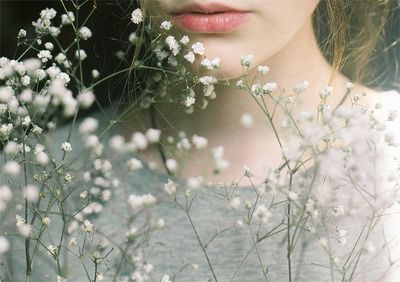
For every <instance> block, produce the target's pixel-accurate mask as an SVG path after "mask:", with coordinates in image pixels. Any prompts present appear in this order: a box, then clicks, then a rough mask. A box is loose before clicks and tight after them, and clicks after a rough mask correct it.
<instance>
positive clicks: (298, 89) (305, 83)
mask: <svg viewBox="0 0 400 282" xmlns="http://www.w3.org/2000/svg"><path fill="white" fill-rule="evenodd" d="M308 86H310V83H309V82H308V80H304V81H303V82H302V83H300V84H298V85H296V86H295V87H293V91H294V92H295V93H297V94H300V93H302V92H304V91H305V90H306V89H307V88H308Z"/></svg>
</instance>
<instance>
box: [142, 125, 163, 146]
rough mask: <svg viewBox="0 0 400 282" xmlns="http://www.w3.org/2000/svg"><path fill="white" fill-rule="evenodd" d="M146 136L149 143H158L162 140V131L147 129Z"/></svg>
mask: <svg viewBox="0 0 400 282" xmlns="http://www.w3.org/2000/svg"><path fill="white" fill-rule="evenodd" d="M145 135H146V138H147V140H148V141H149V143H157V142H158V141H159V140H160V135H161V130H159V129H156V128H149V129H147V131H146V133H145Z"/></svg>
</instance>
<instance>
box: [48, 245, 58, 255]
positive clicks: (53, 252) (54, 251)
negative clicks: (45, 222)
mask: <svg viewBox="0 0 400 282" xmlns="http://www.w3.org/2000/svg"><path fill="white" fill-rule="evenodd" d="M47 254H48V255H49V256H50V255H53V256H55V255H56V254H57V246H54V245H51V244H50V245H48V246H47Z"/></svg>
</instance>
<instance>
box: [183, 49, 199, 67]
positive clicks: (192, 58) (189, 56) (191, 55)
mask: <svg viewBox="0 0 400 282" xmlns="http://www.w3.org/2000/svg"><path fill="white" fill-rule="evenodd" d="M183 57H184V58H185V59H186V60H187V61H188V62H189V63H191V64H193V63H194V61H195V60H196V58H195V55H194V53H193V52H192V51H190V52H189V53H187V54H186V55H185V56H183Z"/></svg>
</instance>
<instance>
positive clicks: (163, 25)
mask: <svg viewBox="0 0 400 282" xmlns="http://www.w3.org/2000/svg"><path fill="white" fill-rule="evenodd" d="M160 27H161V28H162V29H165V30H170V29H171V28H172V23H171V22H170V21H163V22H162V23H161V25H160Z"/></svg>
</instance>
